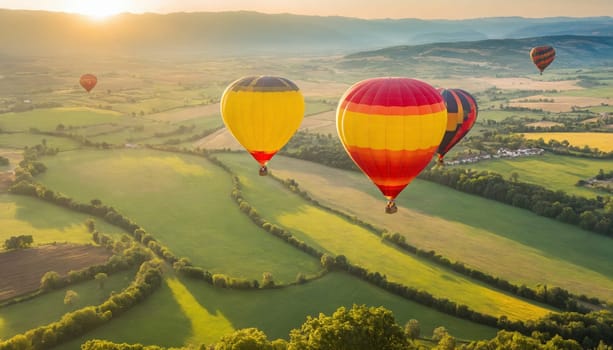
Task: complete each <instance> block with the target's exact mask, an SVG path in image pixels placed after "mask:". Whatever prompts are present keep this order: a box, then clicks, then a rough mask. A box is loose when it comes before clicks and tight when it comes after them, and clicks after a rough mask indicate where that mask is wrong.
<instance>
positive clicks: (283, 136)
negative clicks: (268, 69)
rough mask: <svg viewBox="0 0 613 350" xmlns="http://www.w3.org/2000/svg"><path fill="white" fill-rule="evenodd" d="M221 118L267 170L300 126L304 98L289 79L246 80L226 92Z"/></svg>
mask: <svg viewBox="0 0 613 350" xmlns="http://www.w3.org/2000/svg"><path fill="white" fill-rule="evenodd" d="M221 115H222V118H223V121H224V123H225V125H226V127H227V128H228V130H229V131H230V133H231V134H232V135H233V136H234V137H235V138H236V140H237V141H238V142H239V143H240V144H241V145H242V146H243V147H244V148H245V149H246V150H247V151H248V152H249V153H250V154H251V155H252V156H253V158H255V160H256V161H258V163H260V165H261V166H262V167H264V166H265V165H266V163H267V162H268V161H269V160H270V159H271V158H272V157H273V156H274V155H275V153H277V152H278V151H279V150H280V149H281V148H282V147H283V146H284V145H285V144H286V143H287V141H289V139H290V138H291V137H292V135H294V133H295V132H296V130H297V129H298V127H299V126H300V123H301V122H302V119H303V117H304V98H303V96H302V93H301V92H300V89H298V87H297V86H296V84H294V83H293V82H292V81H290V80H288V79H285V78H281V77H274V76H250V77H244V78H241V79H238V80H236V81H234V82H233V83H231V84H230V85H229V86H228V87H227V88H226V90H225V91H224V93H223V95H222V97H221Z"/></svg>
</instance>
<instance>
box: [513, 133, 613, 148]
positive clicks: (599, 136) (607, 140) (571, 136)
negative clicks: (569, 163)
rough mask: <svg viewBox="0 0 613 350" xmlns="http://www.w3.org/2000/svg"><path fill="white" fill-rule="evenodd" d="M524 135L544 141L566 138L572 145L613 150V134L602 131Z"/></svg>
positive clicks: (530, 138)
mask: <svg viewBox="0 0 613 350" xmlns="http://www.w3.org/2000/svg"><path fill="white" fill-rule="evenodd" d="M524 137H525V138H527V139H529V140H537V139H539V138H541V137H542V138H543V140H545V142H547V141H549V140H551V139H554V140H556V141H564V140H567V141H568V142H569V143H570V144H571V145H573V146H579V147H583V146H585V145H587V146H590V147H591V148H594V147H597V148H598V149H599V150H601V151H605V152H612V151H613V134H612V133H602V132H531V133H525V134H524Z"/></svg>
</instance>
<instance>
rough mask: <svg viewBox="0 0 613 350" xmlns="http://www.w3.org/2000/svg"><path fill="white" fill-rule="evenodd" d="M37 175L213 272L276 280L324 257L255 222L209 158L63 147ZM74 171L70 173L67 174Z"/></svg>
mask: <svg viewBox="0 0 613 350" xmlns="http://www.w3.org/2000/svg"><path fill="white" fill-rule="evenodd" d="M43 162H44V163H45V164H46V165H47V166H48V168H49V169H48V170H47V172H46V173H45V174H43V175H41V176H40V177H38V178H37V179H38V180H39V181H41V182H42V183H43V184H45V185H46V186H48V187H49V188H51V189H54V190H56V191H60V192H62V193H65V194H67V195H68V196H71V197H73V198H75V199H77V200H78V201H81V202H89V201H90V200H91V199H94V198H97V199H100V200H102V202H103V203H106V204H108V205H112V206H113V207H115V208H117V209H118V210H119V211H120V212H121V213H123V214H124V215H127V216H128V217H130V218H131V219H132V220H134V221H135V222H136V223H138V224H139V225H141V226H142V227H144V228H145V230H146V231H147V232H149V233H151V234H152V235H153V236H154V237H155V238H156V239H158V240H159V241H160V242H162V243H163V244H164V245H166V246H167V247H169V248H170V250H171V251H172V252H173V253H174V254H175V255H176V256H179V257H188V258H189V259H190V260H191V261H192V262H193V263H194V264H195V265H196V266H201V267H203V268H205V269H207V270H209V271H211V272H213V273H224V274H227V275H230V276H232V277H243V278H247V279H249V280H254V279H256V280H260V279H261V277H262V274H263V273H264V272H271V273H272V274H273V276H274V279H275V281H276V282H277V283H289V282H294V281H295V280H296V276H297V274H298V273H299V272H302V273H304V274H305V275H307V276H310V275H313V274H317V273H318V272H319V270H320V269H321V267H320V264H319V261H318V260H317V259H314V258H312V257H311V256H309V255H307V254H306V253H303V252H301V251H299V250H296V249H294V248H292V247H291V246H290V245H288V244H286V243H284V242H282V241H281V240H279V239H277V238H275V237H273V236H271V235H270V234H268V233H267V232H265V231H264V230H263V229H261V228H258V227H257V226H255V225H253V224H252V223H251V221H250V220H249V219H248V218H247V217H246V216H245V215H244V214H242V213H241V212H240V210H239V209H238V206H237V205H236V204H235V203H234V202H233V201H232V198H231V197H230V192H231V191H232V183H231V178H230V176H229V175H228V174H227V173H225V172H223V171H222V170H221V169H220V168H219V167H217V166H215V165H212V164H211V163H209V162H208V161H207V160H206V159H204V158H199V157H195V156H186V155H179V154H173V153H165V152H160V151H152V150H145V149H138V150H114V151H91V150H88V151H80V152H62V153H60V154H58V155H56V156H53V157H47V158H44V160H43ZM66 174H70V176H66Z"/></svg>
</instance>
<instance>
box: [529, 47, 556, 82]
mask: <svg viewBox="0 0 613 350" xmlns="http://www.w3.org/2000/svg"><path fill="white" fill-rule="evenodd" d="M530 58H531V59H532V62H533V63H534V65H535V66H536V67H537V68H538V69H539V71H540V72H541V75H543V71H544V70H545V68H547V66H549V65H550V64H551V62H553V60H554V59H555V58H556V50H555V49H554V48H553V47H551V46H537V47H534V48H532V50H530Z"/></svg>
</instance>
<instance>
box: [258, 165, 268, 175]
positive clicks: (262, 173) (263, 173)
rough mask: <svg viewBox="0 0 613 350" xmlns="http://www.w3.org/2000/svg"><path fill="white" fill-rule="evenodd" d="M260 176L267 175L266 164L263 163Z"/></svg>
mask: <svg viewBox="0 0 613 350" xmlns="http://www.w3.org/2000/svg"><path fill="white" fill-rule="evenodd" d="M259 174H260V176H266V175H268V168H267V167H266V165H262V166H261V167H260V172H259Z"/></svg>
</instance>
